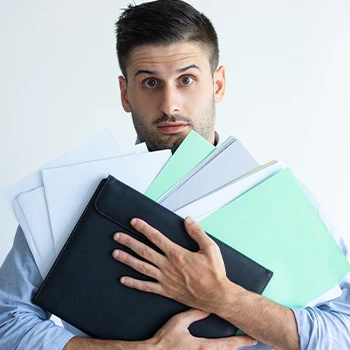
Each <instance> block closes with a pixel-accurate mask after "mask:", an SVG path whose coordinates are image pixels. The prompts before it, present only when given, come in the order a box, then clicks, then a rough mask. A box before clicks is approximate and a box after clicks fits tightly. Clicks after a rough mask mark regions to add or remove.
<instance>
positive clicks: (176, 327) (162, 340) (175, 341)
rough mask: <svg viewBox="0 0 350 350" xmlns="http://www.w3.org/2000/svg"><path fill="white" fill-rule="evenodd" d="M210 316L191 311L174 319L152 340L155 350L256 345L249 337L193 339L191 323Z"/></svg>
mask: <svg viewBox="0 0 350 350" xmlns="http://www.w3.org/2000/svg"><path fill="white" fill-rule="evenodd" d="M207 316H208V313H205V312H203V311H200V310H195V309H192V310H189V311H186V312H182V313H180V314H177V315H175V316H174V317H172V318H171V319H170V320H169V321H168V322H167V323H166V324H165V326H164V327H163V328H161V329H160V330H159V331H158V332H157V333H156V335H155V336H154V337H153V338H152V339H151V343H153V344H154V347H153V348H154V349H186V350H197V349H198V350H200V349H213V350H214V349H220V350H226V349H227V350H232V349H237V348H240V347H245V346H253V345H256V343H257V342H256V340H254V339H253V338H251V337H248V336H235V337H227V338H219V339H205V338H196V337H193V336H192V335H191V334H190V332H189V331H188V327H189V326H190V325H191V323H193V322H195V321H199V320H201V319H203V318H205V317H207Z"/></svg>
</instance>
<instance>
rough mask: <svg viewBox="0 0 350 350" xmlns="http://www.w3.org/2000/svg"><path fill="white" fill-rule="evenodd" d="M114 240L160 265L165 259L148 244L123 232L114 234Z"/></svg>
mask: <svg viewBox="0 0 350 350" xmlns="http://www.w3.org/2000/svg"><path fill="white" fill-rule="evenodd" d="M113 238H114V240H115V241H116V242H118V243H120V244H122V245H124V246H126V247H128V248H130V249H131V250H132V251H134V252H135V253H136V254H137V255H139V256H140V257H142V258H144V259H145V260H148V261H150V262H152V263H153V264H155V265H156V266H158V264H159V262H160V261H161V260H162V259H164V256H163V255H161V254H159V253H158V252H156V251H155V250H153V249H152V248H150V247H149V246H147V245H146V244H144V243H142V242H140V241H138V240H137V239H135V238H133V237H131V236H130V235H128V234H126V233H122V232H117V233H116V234H115V235H114V236H113Z"/></svg>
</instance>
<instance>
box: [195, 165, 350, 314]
mask: <svg viewBox="0 0 350 350" xmlns="http://www.w3.org/2000/svg"><path fill="white" fill-rule="evenodd" d="M201 226H202V227H203V229H204V230H205V231H206V232H208V233H210V234H211V235H213V236H214V237H217V238H218V239H220V240H221V241H223V242H225V243H226V244H228V245H229V246H231V247H233V248H235V249H237V250H238V251H240V252H241V253H243V254H245V255H246V256H248V257H250V258H251V259H253V260H255V261H256V262H258V263H259V264H261V265H263V266H265V267H266V268H268V269H270V270H271V271H273V273H274V275H273V277H272V279H271V281H270V283H269V284H268V286H267V288H266V289H265V291H264V293H263V295H264V296H265V297H267V298H269V299H272V300H274V301H276V302H278V303H280V304H282V305H285V306H287V307H303V306H305V305H306V304H308V303H309V302H311V301H313V300H314V299H316V298H317V297H319V296H321V295H322V294H324V293H325V292H327V291H329V290H330V289H332V288H334V287H335V286H337V285H338V284H339V283H340V282H341V281H342V280H343V279H344V278H345V276H346V274H347V273H348V272H349V271H350V264H349V262H348V260H347V259H346V257H345V256H344V254H343V252H342V251H341V249H340V248H339V246H338V245H337V243H336V242H335V240H334V238H333V237H332V235H331V233H330V232H329V231H328V229H327V227H326V225H325V224H324V223H323V221H322V219H321V218H320V216H319V214H318V213H317V211H316V210H315V208H314V207H313V205H312V204H311V202H310V201H309V199H308V198H307V196H306V195H305V194H304V192H303V190H302V188H301V187H300V185H299V182H298V181H297V180H296V179H295V177H294V176H293V174H292V172H291V171H290V169H289V168H286V169H284V170H281V171H280V172H278V173H277V174H276V175H274V176H272V177H271V178H269V179H267V180H266V181H264V182H263V183H261V184H260V185H258V186H256V187H254V188H253V189H251V190H250V191H248V192H246V193H245V194H243V195H242V196H240V197H238V198H237V199H235V200H234V201H232V202H231V203H229V204H227V205H226V206H225V207H223V208H221V209H220V210H218V211H217V212H215V213H213V214H212V215H211V216H209V217H207V218H206V219H204V220H203V221H201Z"/></svg>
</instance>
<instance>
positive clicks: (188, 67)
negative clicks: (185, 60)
mask: <svg viewBox="0 0 350 350" xmlns="http://www.w3.org/2000/svg"><path fill="white" fill-rule="evenodd" d="M191 68H195V69H198V70H199V71H200V70H201V69H200V68H199V67H198V66H197V65H196V64H191V65H189V66H187V67H184V68H180V69H177V70H176V73H183V72H186V71H187V70H189V69H191Z"/></svg>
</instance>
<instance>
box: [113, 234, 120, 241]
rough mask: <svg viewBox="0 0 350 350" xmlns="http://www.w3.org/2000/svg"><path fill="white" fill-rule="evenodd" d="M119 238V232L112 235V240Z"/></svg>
mask: <svg viewBox="0 0 350 350" xmlns="http://www.w3.org/2000/svg"><path fill="white" fill-rule="evenodd" d="M119 238H120V233H119V232H118V233H116V234H115V235H114V240H115V241H117V240H118V239H119Z"/></svg>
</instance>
